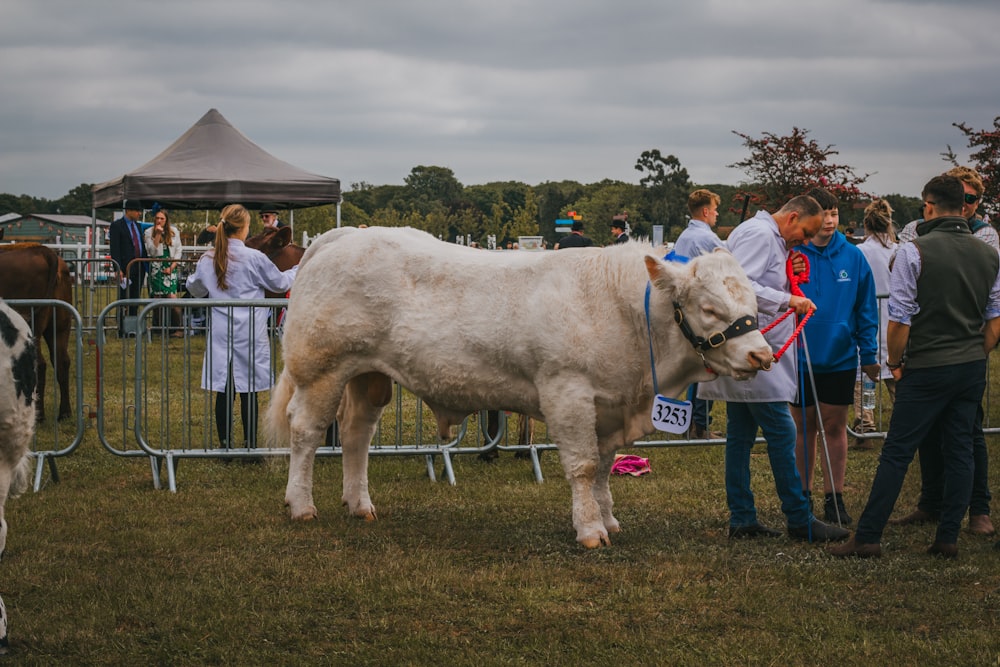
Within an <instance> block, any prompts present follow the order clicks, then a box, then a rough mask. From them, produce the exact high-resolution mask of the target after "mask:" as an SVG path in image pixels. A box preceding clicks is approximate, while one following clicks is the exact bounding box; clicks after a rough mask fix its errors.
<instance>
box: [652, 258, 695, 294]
mask: <svg viewBox="0 0 1000 667" xmlns="http://www.w3.org/2000/svg"><path fill="white" fill-rule="evenodd" d="M645 259H646V272H647V273H649V280H650V281H651V282H652V283H653V284H654V285H655V286H656V288H657V289H661V290H666V291H668V292H674V291H675V290H676V289H677V287H678V286H679V285H680V282H681V278H682V277H683V275H684V274H685V272H686V271H687V265H685V264H678V263H675V262H664V261H663V260H662V259H660V258H658V257H653V256H652V255H646V258H645Z"/></svg>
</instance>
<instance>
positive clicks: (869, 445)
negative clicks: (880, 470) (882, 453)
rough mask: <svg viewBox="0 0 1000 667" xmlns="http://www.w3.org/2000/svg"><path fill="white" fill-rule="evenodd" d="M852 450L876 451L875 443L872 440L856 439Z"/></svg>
mask: <svg viewBox="0 0 1000 667" xmlns="http://www.w3.org/2000/svg"><path fill="white" fill-rule="evenodd" d="M851 449H860V450H863V451H867V450H870V449H875V443H874V441H872V440H871V439H870V438H854V444H853V445H851Z"/></svg>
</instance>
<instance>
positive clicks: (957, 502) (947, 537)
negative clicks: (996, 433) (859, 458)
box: [855, 360, 986, 544]
mask: <svg viewBox="0 0 1000 667" xmlns="http://www.w3.org/2000/svg"><path fill="white" fill-rule="evenodd" d="M985 389H986V361H985V360H983V361H972V362H969V363H964V364H955V365H953V366H938V367H936V368H917V369H907V370H906V371H904V373H903V377H902V379H900V381H899V382H898V383H897V385H896V404H895V406H893V411H892V420H891V421H890V422H889V432H888V433H887V434H886V439H885V444H884V445H882V454H881V456H880V457H879V462H878V470H876V471H875V480H874V481H873V482H872V490H871V493H870V494H869V496H868V504H867V505H865V509H864V512H862V513H861V518H860V519H858V531H857V533H856V534H855V539H856V540H857V542H859V543H862V544H876V543H878V542H880V541H881V539H882V531H883V530H884V529H885V524H886V522H888V520H889V515H890V514H892V508H893V507H894V506H895V504H896V500H897V499H898V498H899V491H900V489H901V488H902V487H903V479H904V478H905V477H906V470H907V468H908V467H909V466H910V462H911V461H913V457H914V455H916V453H917V449H918V448H919V447H920V443H921V442H923V440H924V437H925V435H926V434H927V433H929V432H930V431H931V430H932V429H933V428H934V427H935V426H936V427H938V428H939V430H940V434H941V438H940V442H941V453H942V456H943V461H944V463H943V466H942V467H943V478H944V484H943V487H942V495H941V520H940V522H939V523H938V527H937V535H936V537H935V541H936V542H945V543H948V544H954V543H955V542H957V541H958V532H959V529H960V527H961V523H962V517H963V516H965V511H966V510H967V509H968V507H969V497H970V496H971V494H972V467H973V463H972V434H973V429H974V425H975V422H976V410H977V407H978V406H979V404H980V402H981V401H982V399H983V391H984V390H985Z"/></svg>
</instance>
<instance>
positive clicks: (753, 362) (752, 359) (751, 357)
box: [747, 349, 774, 371]
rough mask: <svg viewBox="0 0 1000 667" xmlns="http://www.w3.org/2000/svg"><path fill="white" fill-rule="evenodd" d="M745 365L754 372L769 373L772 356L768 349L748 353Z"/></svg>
mask: <svg viewBox="0 0 1000 667" xmlns="http://www.w3.org/2000/svg"><path fill="white" fill-rule="evenodd" d="M747 363H749V364H750V367H751V368H753V369H755V370H759V371H769V370H771V364H773V363H774V354H773V353H772V352H771V350H770V349H768V350H766V351H764V350H760V351H756V352H750V353H749V354H747Z"/></svg>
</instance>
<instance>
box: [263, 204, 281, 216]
mask: <svg viewBox="0 0 1000 667" xmlns="http://www.w3.org/2000/svg"><path fill="white" fill-rule="evenodd" d="M260 212H261V213H274V214H275V215H278V209H276V208H275V207H273V206H265V207H264V208H262V209H260Z"/></svg>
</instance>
